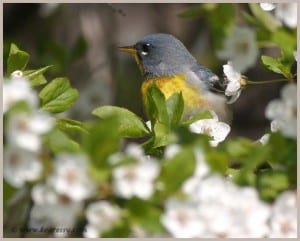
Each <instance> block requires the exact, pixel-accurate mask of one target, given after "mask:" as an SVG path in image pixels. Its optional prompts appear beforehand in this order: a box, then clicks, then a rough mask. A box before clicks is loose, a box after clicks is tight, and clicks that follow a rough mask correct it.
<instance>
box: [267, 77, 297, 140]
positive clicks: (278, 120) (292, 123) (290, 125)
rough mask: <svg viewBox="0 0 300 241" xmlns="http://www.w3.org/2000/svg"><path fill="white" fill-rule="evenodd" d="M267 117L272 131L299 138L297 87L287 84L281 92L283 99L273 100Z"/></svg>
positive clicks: (268, 108) (269, 105)
mask: <svg viewBox="0 0 300 241" xmlns="http://www.w3.org/2000/svg"><path fill="white" fill-rule="evenodd" d="M265 115H266V117H267V118H268V119H269V120H272V122H271V130H272V131H276V130H279V131H281V132H282V134H283V135H285V136H287V137H291V138H296V137H297V85H296V84H294V83H289V84H286V85H285V86H284V87H283V88H282V90H281V99H276V100H272V101H271V102H270V103H269V104H268V105H267V108H266V111H265Z"/></svg>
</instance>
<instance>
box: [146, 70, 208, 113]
mask: <svg viewBox="0 0 300 241" xmlns="http://www.w3.org/2000/svg"><path fill="white" fill-rule="evenodd" d="M153 84H155V85H156V86H157V87H158V88H159V89H160V91H161V92H162V93H163V94H164V96H165V98H166V99H167V98H169V97H170V96H171V95H173V94H174V93H180V92H181V93H182V96H183V100H184V105H185V106H184V112H185V113H187V112H193V111H194V110H199V109H203V108H204V107H205V106H206V101H205V99H204V97H203V96H202V95H201V92H200V91H199V90H198V89H197V87H196V86H191V85H190V84H188V83H187V82H186V80H185V75H183V74H180V75H176V76H164V77H156V78H152V79H147V80H145V81H144V82H143V84H142V96H143V102H144V104H145V105H146V98H147V90H148V88H149V87H150V86H151V85H153Z"/></svg>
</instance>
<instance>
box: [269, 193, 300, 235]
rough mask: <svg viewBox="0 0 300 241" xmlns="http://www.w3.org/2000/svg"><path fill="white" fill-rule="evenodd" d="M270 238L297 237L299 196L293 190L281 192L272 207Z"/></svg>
mask: <svg viewBox="0 0 300 241" xmlns="http://www.w3.org/2000/svg"><path fill="white" fill-rule="evenodd" d="M270 220H271V221H270V226H271V231H270V234H269V237H270V238H296V237H297V198H296V193H295V192H293V191H285V192H283V193H282V194H280V195H279V196H278V197H277V199H276V200H275V203H274V205H273V209H272V215H271V219H270Z"/></svg>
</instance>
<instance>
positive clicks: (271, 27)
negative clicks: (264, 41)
mask: <svg viewBox="0 0 300 241" xmlns="http://www.w3.org/2000/svg"><path fill="white" fill-rule="evenodd" d="M249 7H250V10H251V12H252V13H253V15H254V16H255V17H256V18H257V19H258V21H259V22H260V23H261V25H262V26H264V27H265V28H266V29H267V30H268V31H270V32H274V31H275V30H277V29H278V28H279V27H281V22H280V21H279V20H278V19H276V18H275V17H274V16H273V15H272V14H270V13H268V12H266V11H264V10H262V8H261V7H260V6H259V5H258V4H257V3H250V4H249Z"/></svg>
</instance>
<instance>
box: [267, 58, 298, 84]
mask: <svg viewBox="0 0 300 241" xmlns="http://www.w3.org/2000/svg"><path fill="white" fill-rule="evenodd" d="M261 60H262V62H263V64H264V66H265V67H266V68H267V69H269V70H271V71H273V72H275V73H278V74H282V75H283V76H284V77H286V78H287V79H292V78H293V75H292V74H291V72H290V66H288V65H284V64H282V63H281V61H280V59H278V58H272V57H270V56H266V55H263V56H261Z"/></svg>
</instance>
